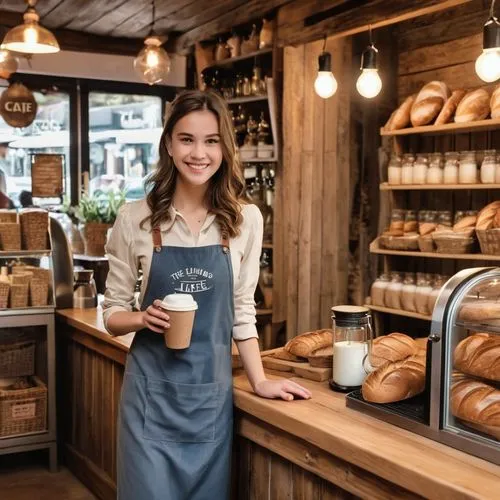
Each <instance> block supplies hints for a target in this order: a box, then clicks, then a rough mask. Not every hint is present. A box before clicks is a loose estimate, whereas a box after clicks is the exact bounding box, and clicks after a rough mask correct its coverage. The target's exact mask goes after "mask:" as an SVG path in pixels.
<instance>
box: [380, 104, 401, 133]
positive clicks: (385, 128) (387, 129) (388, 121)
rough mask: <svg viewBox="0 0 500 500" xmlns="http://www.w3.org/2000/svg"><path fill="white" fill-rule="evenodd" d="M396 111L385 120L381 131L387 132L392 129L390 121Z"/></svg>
mask: <svg viewBox="0 0 500 500" xmlns="http://www.w3.org/2000/svg"><path fill="white" fill-rule="evenodd" d="M396 111H397V110H396V109H395V110H394V111H393V112H392V113H391V116H389V119H388V120H387V123H386V124H385V125H384V126H383V127H382V130H385V131H387V132H389V131H390V130H392V129H391V127H392V121H393V120H394V115H395V114H396Z"/></svg>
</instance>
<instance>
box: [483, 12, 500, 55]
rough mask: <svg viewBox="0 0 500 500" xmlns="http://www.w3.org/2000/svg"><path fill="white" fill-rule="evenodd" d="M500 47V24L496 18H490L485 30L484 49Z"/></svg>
mask: <svg viewBox="0 0 500 500" xmlns="http://www.w3.org/2000/svg"><path fill="white" fill-rule="evenodd" d="M495 47H500V23H499V22H498V19H497V18H496V17H490V18H489V19H488V21H486V24H485V25H484V28H483V49H494V48H495Z"/></svg>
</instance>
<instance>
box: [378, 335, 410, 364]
mask: <svg viewBox="0 0 500 500" xmlns="http://www.w3.org/2000/svg"><path fill="white" fill-rule="evenodd" d="M417 350H418V347H417V344H416V343H415V341H414V340H413V339H412V338H411V337H408V335H405V334H404V333H391V334H389V335H384V336H382V337H377V338H376V339H375V340H374V341H373V344H372V352H371V356H370V364H371V365H372V366H373V368H378V367H380V366H382V365H383V364H385V363H387V362H388V361H390V362H394V361H400V360H402V359H406V358H407V357H409V356H412V355H414V354H416V352H417Z"/></svg>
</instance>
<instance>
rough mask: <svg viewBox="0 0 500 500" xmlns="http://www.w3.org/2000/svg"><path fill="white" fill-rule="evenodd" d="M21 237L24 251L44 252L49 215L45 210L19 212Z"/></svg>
mask: <svg viewBox="0 0 500 500" xmlns="http://www.w3.org/2000/svg"><path fill="white" fill-rule="evenodd" d="M20 218H21V236H22V243H23V248H24V249H25V250H46V249H47V241H48V238H47V236H48V230H49V213H48V212H47V211H46V210H26V211H24V212H21V215H20Z"/></svg>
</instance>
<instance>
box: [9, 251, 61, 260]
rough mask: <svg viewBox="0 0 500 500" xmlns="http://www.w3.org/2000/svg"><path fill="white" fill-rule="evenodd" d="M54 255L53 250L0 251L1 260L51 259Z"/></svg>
mask: <svg viewBox="0 0 500 500" xmlns="http://www.w3.org/2000/svg"><path fill="white" fill-rule="evenodd" d="M50 255H52V250H2V251H0V259H8V258H10V257H37V258H38V257H49V256H50Z"/></svg>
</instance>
